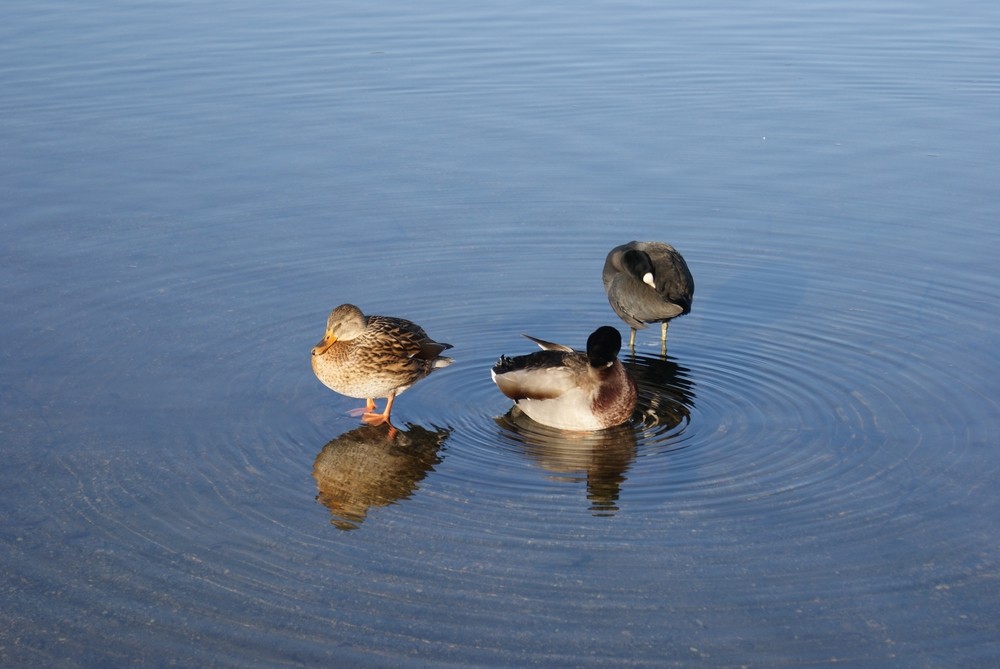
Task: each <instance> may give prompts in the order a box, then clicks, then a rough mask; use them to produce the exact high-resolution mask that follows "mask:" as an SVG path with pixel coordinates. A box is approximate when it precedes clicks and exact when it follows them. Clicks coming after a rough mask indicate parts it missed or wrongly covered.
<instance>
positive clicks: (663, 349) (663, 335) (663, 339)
mask: <svg viewBox="0 0 1000 669" xmlns="http://www.w3.org/2000/svg"><path fill="white" fill-rule="evenodd" d="M669 325H670V321H663V326H662V329H661V330H660V355H666V354H667V327H668V326H669Z"/></svg>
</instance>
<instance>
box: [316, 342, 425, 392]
mask: <svg viewBox="0 0 1000 669" xmlns="http://www.w3.org/2000/svg"><path fill="white" fill-rule="evenodd" d="M312 367H313V372H314V373H315V374H316V378H318V379H319V380H320V381H321V382H322V383H323V385H325V386H326V387H327V388H329V389H330V390H333V391H334V392H337V393H340V394H341V395H347V396H348V397H359V398H365V397H388V396H389V395H390V394H392V393H393V392H395V393H396V394H397V395H398V394H399V393H401V392H403V391H404V390H406V389H407V388H409V387H410V386H411V385H412V384H413V383H414V382H415V381H416V380H417V379H419V378H420V377H421V376H422V375H424V374H426V373H427V371H429V369H424V367H428V368H429V364H427V363H426V361H421V360H414V359H412V358H401V357H399V356H398V355H393V354H392V353H391V352H387V351H378V350H375V349H366V348H362V347H360V346H358V345H356V343H355V342H353V341H338V342H334V344H333V345H332V346H330V348H328V349H327V350H326V352H325V353H323V355H314V356H313V358H312Z"/></svg>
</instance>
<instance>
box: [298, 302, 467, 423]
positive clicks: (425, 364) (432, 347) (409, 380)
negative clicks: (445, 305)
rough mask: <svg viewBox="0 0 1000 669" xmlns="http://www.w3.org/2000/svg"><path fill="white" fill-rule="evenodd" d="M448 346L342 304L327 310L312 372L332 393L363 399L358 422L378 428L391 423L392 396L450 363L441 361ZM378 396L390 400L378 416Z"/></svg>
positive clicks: (410, 326) (409, 326)
mask: <svg viewBox="0 0 1000 669" xmlns="http://www.w3.org/2000/svg"><path fill="white" fill-rule="evenodd" d="M449 348H451V344H442V343H440V342H436V341H434V340H433V339H431V338H430V337H428V336H427V333H426V332H424V330H423V328H421V327H420V326H419V325H417V324H415V323H411V322H410V321H408V320H405V319H402V318H392V317H391V316H365V315H364V314H363V313H362V312H361V309H359V308H357V307H356V306H354V305H353V304H342V305H340V306H339V307H337V308H336V309H334V310H333V311H332V312H330V317H329V318H328V319H327V321H326V336H324V337H323V340H322V341H320V343H318V344H316V346H314V347H313V350H312V368H313V372H315V374H316V378H318V379H319V380H320V381H322V382H323V385H325V386H326V387H327V388H329V389H330V390H333V391H334V392H337V393H340V394H341V395H347V396H348V397H358V398H365V399H367V400H368V403H367V406H366V409H365V412H364V414H363V415H362V416H361V420H362V421H363V422H364V423H366V424H368V425H381V424H382V423H388V422H389V412H390V411H392V402H393V400H395V398H396V395H398V394H400V393H401V392H403V391H404V390H406V389H407V388H409V387H410V386H412V385H413V384H414V383H416V382H417V381H419V380H420V379H422V378H424V377H425V376H427V375H428V374H430V373H431V372H432V371H433V370H434V369H436V368H438V367H447V366H448V365H450V364H451V363H452V359H451V358H444V357H441V353H442V352H443V351H445V350H447V349H449ZM376 397H385V398H388V401H387V403H386V405H385V411H383V412H382V413H375V398H376Z"/></svg>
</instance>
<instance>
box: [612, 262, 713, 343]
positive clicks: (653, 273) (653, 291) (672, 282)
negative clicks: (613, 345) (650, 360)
mask: <svg viewBox="0 0 1000 669" xmlns="http://www.w3.org/2000/svg"><path fill="white" fill-rule="evenodd" d="M603 278H604V291H605V292H606V293H607V294H608V302H610V303H611V308H612V309H614V310H615V313H616V314H618V317H619V318H621V319H622V320H623V321H625V323H627V324H628V326H629V327H630V328H631V330H632V332H631V336H629V340H628V346H629V349H634V348H635V331H636V330H641V329H642V328H645V327H646V325H647V324H648V323H655V322H657V321H659V322H660V323H662V324H663V327H662V331H661V334H660V347H661V350H663V351H666V348H667V326H668V325H669V324H670V320H671V319H673V318H676V317H677V316H683V315H684V314H687V313H690V312H691V300H692V299H694V279H693V278H692V277H691V270H689V269H688V266H687V263H686V262H684V258H683V257H681V254H680V253H678V252H677V249H675V248H674V247H673V246H670V245H669V244H664V243H663V242H629V243H628V244H622V245H621V246H616V247H615V248H613V249H611V253H609V254H608V258H607V260H605V261H604V273H603Z"/></svg>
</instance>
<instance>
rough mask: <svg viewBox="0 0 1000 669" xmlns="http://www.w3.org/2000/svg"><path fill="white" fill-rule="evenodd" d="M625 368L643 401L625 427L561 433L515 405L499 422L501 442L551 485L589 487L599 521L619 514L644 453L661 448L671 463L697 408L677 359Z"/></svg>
mask: <svg viewBox="0 0 1000 669" xmlns="http://www.w3.org/2000/svg"><path fill="white" fill-rule="evenodd" d="M624 364H625V366H626V368H627V369H628V370H629V373H630V374H632V377H633V378H634V379H635V382H636V385H637V386H638V391H639V401H638V404H637V406H636V409H635V412H634V414H633V417H632V419H631V420H630V421H628V422H626V423H624V424H622V425H617V426H615V427H612V428H608V429H605V430H596V431H592V432H582V431H581V432H575V431H568V430H558V429H556V428H551V427H548V426H545V425H542V424H540V423H537V422H535V421H533V420H532V419H531V418H529V417H528V416H526V415H525V414H524V412H522V411H521V410H520V409H519V408H518V407H517V406H516V405H515V406H513V407H511V409H510V411H508V412H507V413H506V414H504V415H502V416H499V417H497V418H496V423H497V427H498V428H499V438H500V439H502V440H508V441H511V442H513V443H515V444H516V446H517V448H518V449H519V450H520V452H522V453H523V455H524V456H525V457H527V458H528V460H530V461H531V462H532V463H534V464H535V465H537V466H538V467H540V468H541V469H542V470H544V471H545V472H546V473H547V474H549V476H548V478H549V479H550V480H553V481H566V482H569V483H580V482H585V483H586V487H587V499H588V500H589V502H590V507H589V509H590V511H591V513H592V514H593V515H595V516H610V515H614V514H615V513H616V512H617V511H618V510H619V505H618V504H619V497H620V496H621V489H622V486H623V485H624V484H625V482H626V481H627V479H628V476H627V472H628V470H629V468H630V467H631V466H632V464H633V462H634V461H635V459H636V457H637V455H638V453H639V452H640V450H647V449H652V448H654V447H659V450H660V451H661V453H660V454H659V455H660V456H661V457H667V453H668V452H669V450H671V449H670V446H669V444H670V442H671V441H673V440H675V439H676V437H677V435H679V434H680V433H681V432H682V431H683V430H682V429H680V430H679V429H678V428H681V427H683V425H684V424H685V423H686V422H687V421H688V420H689V419H690V416H691V409H692V408H693V407H694V399H695V393H694V382H693V381H692V380H691V379H690V378H689V376H688V374H689V370H688V369H687V368H686V367H684V366H682V365H680V364H679V363H678V362H677V361H676V360H675V359H673V358H670V357H668V356H662V357H654V356H643V355H637V354H635V353H632V354H631V355H629V356H628V358H627V359H626V360H625V361H624ZM664 444H667V446H666V447H665V448H664V447H663V445H664Z"/></svg>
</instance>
